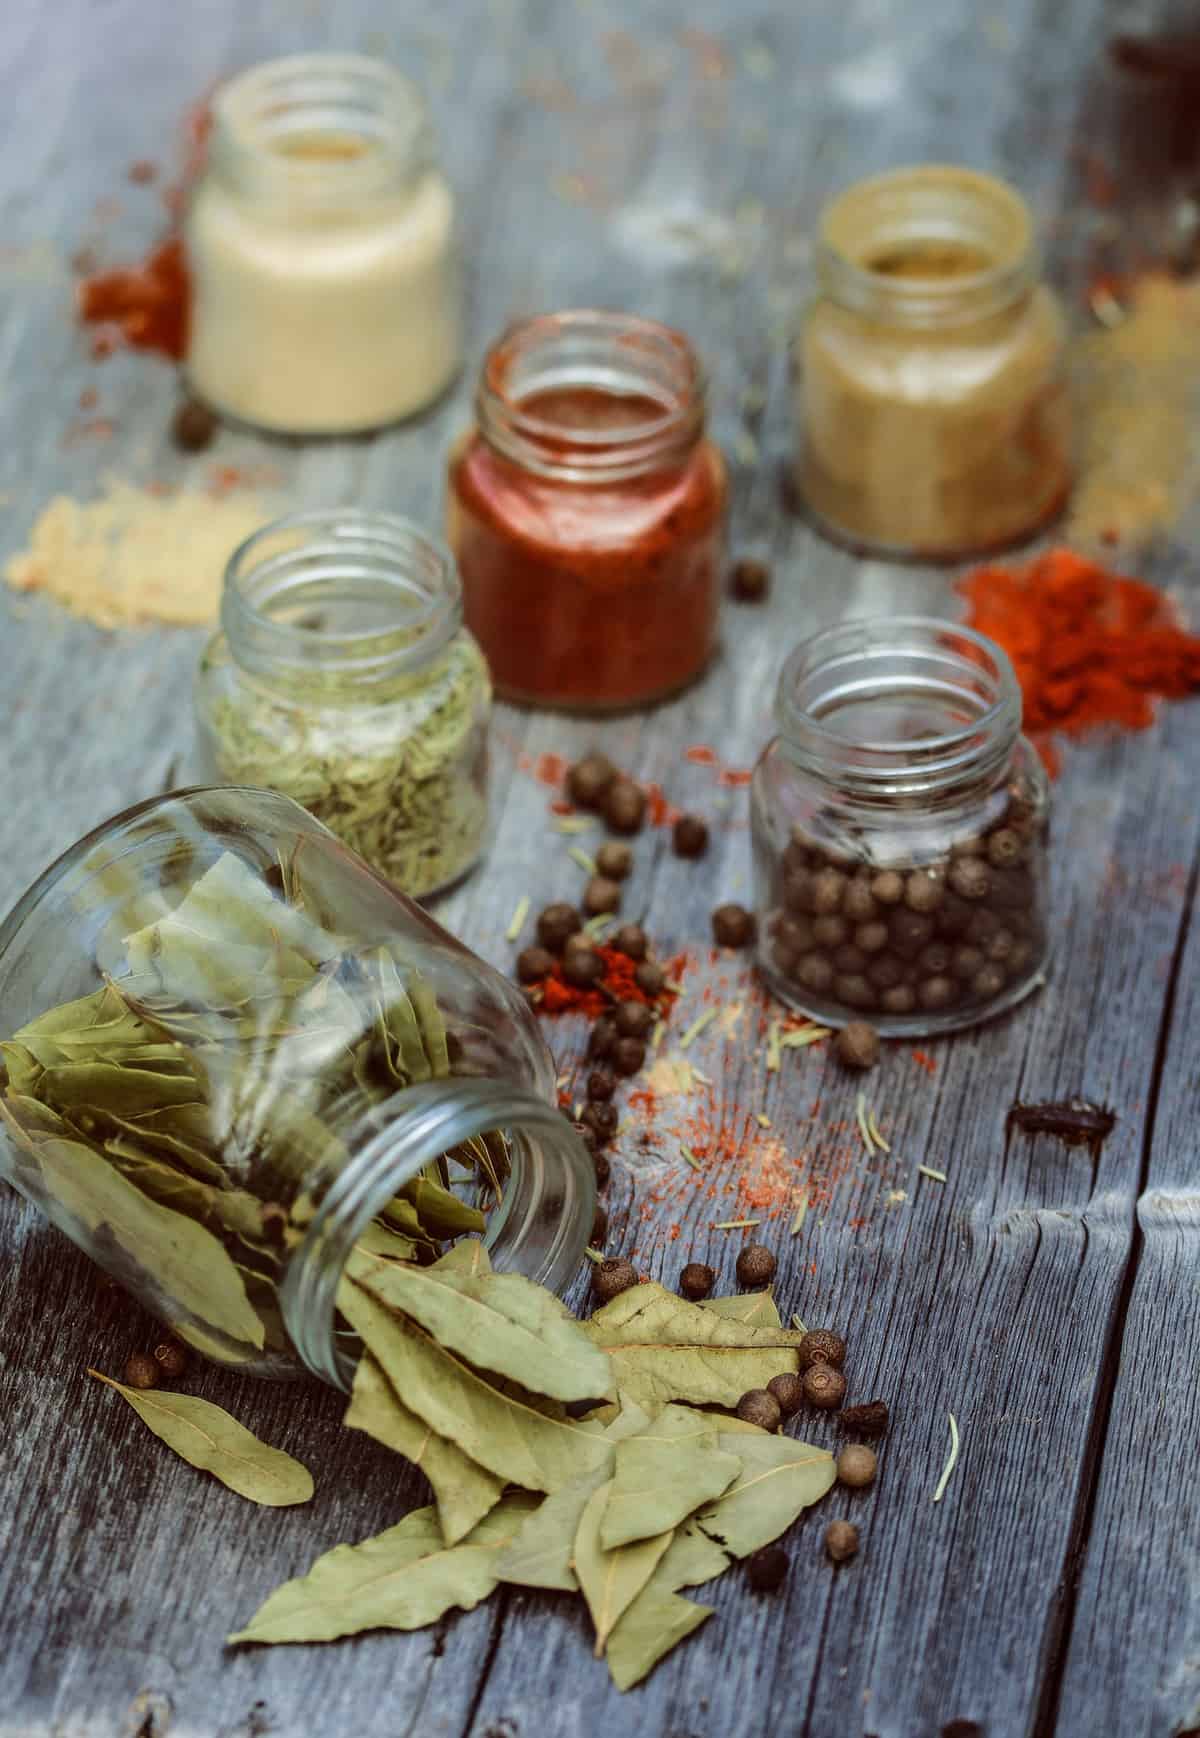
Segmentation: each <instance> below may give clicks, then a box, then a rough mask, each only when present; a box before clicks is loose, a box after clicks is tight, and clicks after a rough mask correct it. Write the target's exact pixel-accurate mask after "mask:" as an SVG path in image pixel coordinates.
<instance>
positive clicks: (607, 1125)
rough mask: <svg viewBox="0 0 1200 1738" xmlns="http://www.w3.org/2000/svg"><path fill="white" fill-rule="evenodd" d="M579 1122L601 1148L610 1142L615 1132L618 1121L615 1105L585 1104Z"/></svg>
mask: <svg viewBox="0 0 1200 1738" xmlns="http://www.w3.org/2000/svg"><path fill="white" fill-rule="evenodd" d="M579 1120H580V1122H582V1123H583V1124H584V1125H585V1126H586V1127H587V1128H590V1129H591V1130H592V1132H593V1133H594V1134H595V1136H596V1139H597V1141H598V1142H599V1143H600V1145H601V1146H603V1145H604V1144H605V1142H607V1141H611V1140H612V1138H613V1136H614V1135H615V1134H616V1132H617V1122H618V1120H619V1119H618V1117H617V1107H616V1105H615V1104H596V1103H592V1104H585V1105H584V1107H583V1114H582V1115H581V1116H580V1119H579Z"/></svg>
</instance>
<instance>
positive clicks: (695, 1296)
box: [679, 1261, 717, 1303]
mask: <svg viewBox="0 0 1200 1738" xmlns="http://www.w3.org/2000/svg"><path fill="white" fill-rule="evenodd" d="M716 1277H717V1276H716V1274H715V1273H714V1272H713V1270H712V1268H711V1267H706V1266H705V1264H704V1263H703V1262H702V1261H689V1262H688V1264H687V1266H686V1267H685V1268H684V1270H683V1272H682V1273H681V1274H680V1276H679V1294H680V1296H681V1297H686V1298H690V1299H691V1301H692V1303H699V1302H700V1300H701V1298H706V1297H708V1295H709V1293H710V1292H711V1291H712V1288H713V1285H714V1283H715V1282H716Z"/></svg>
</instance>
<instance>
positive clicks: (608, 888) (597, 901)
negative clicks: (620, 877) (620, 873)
mask: <svg viewBox="0 0 1200 1738" xmlns="http://www.w3.org/2000/svg"><path fill="white" fill-rule="evenodd" d="M620 903H621V887H620V883H619V882H617V881H610V880H609V879H608V876H607V875H593V876H592V878H591V880H590V881H589V882H588V884H587V886H586V887H585V888H584V890H583V909H584V910H585V911H586V912H587V914H588V916H589V917H604V916H606V915H607V914H608V912H610V911H615V910H616V909H617V907H618V906H619V905H620Z"/></svg>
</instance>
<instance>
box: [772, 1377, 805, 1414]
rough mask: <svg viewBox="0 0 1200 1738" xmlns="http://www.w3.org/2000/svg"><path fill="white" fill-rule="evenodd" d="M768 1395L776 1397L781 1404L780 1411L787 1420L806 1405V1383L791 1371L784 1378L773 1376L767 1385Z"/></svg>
mask: <svg viewBox="0 0 1200 1738" xmlns="http://www.w3.org/2000/svg"><path fill="white" fill-rule="evenodd" d="M767 1393H768V1394H773V1395H774V1396H775V1398H776V1400H777V1401H778V1402H779V1410H780V1411H781V1412H782V1413H783V1416H784V1417H785V1418H790V1417H791V1416H792V1414H793V1413H794V1412H799V1410H800V1408H801V1406H802V1405H803V1404H804V1383H803V1381H802V1379H801V1378H800V1377H799V1376H797V1375H795V1374H793V1373H792V1371H790V1370H789V1371H786V1372H785V1373H784V1374H783V1375H782V1376H772V1377H771V1380H770V1381H769V1382H768V1383H767Z"/></svg>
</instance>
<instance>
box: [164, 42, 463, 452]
mask: <svg viewBox="0 0 1200 1738" xmlns="http://www.w3.org/2000/svg"><path fill="white" fill-rule="evenodd" d="M213 117H214V130H213V142H212V150H211V154H210V161H209V165H208V168H207V170H206V173H205V175H204V176H203V177H202V179H201V181H200V183H199V184H198V186H197V188H196V191H195V193H194V196H193V199H192V204H191V208H190V211H189V216H188V226H187V241H188V253H189V261H190V265H191V270H192V276H193V305H192V324H191V336H190V342H189V348H188V358H187V370H188V374H189V377H190V381H191V384H192V386H193V388H194V390H195V391H196V392H197V393H198V394H199V396H200V397H202V398H203V399H205V400H206V401H207V402H208V403H210V404H212V405H213V406H214V407H215V408H216V409H218V410H219V411H221V412H222V413H224V414H226V415H228V416H232V417H236V418H238V419H240V420H242V421H245V422H248V423H252V424H254V425H256V426H258V427H261V428H266V429H271V430H275V431H278V432H284V433H294V434H338V433H348V432H353V431H357V430H363V429H369V428H376V427H379V426H381V425H383V424H385V423H389V422H393V421H396V420H398V419H399V418H401V417H405V416H409V415H411V414H413V413H414V412H416V411H418V410H420V409H422V408H423V407H424V406H425V405H427V404H429V403H430V402H431V401H432V400H433V399H434V398H436V397H437V396H438V394H439V393H440V392H441V391H442V390H443V389H444V388H445V387H446V385H447V384H448V383H449V381H450V380H451V378H452V377H453V375H454V373H455V372H456V370H457V368H458V365H459V359H460V323H459V294H458V281H457V277H458V274H457V262H456V257H455V246H454V233H453V231H454V204H453V197H452V194H451V192H450V188H449V186H448V185H447V183H446V181H445V178H444V177H443V176H442V174H441V172H440V171H439V169H438V168H437V165H436V163H435V162H434V160H433V157H432V152H431V148H430V145H429V140H428V129H427V125H426V121H425V115H424V109H423V106H422V104H421V101H420V98H419V96H418V95H417V93H416V92H415V91H414V90H413V89H412V87H411V86H410V85H409V84H408V83H407V81H406V80H404V79H403V78H401V77H400V75H399V74H397V73H395V72H394V71H393V70H392V69H391V68H388V67H386V66H383V65H382V64H380V63H378V62H375V61H371V60H369V59H367V58H366V57H360V56H354V55H301V56H296V57H293V58H291V59H288V60H284V61H278V62H272V63H270V64H269V65H267V66H263V67H257V68H254V69H252V70H251V71H250V72H247V73H244V74H242V75H241V76H240V77H239V78H237V79H235V80H234V81H233V82H232V83H231V84H230V85H228V86H226V87H225V89H224V90H223V91H222V92H221V93H220V94H219V96H218V98H217V100H216V102H215V104H214V110H213Z"/></svg>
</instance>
